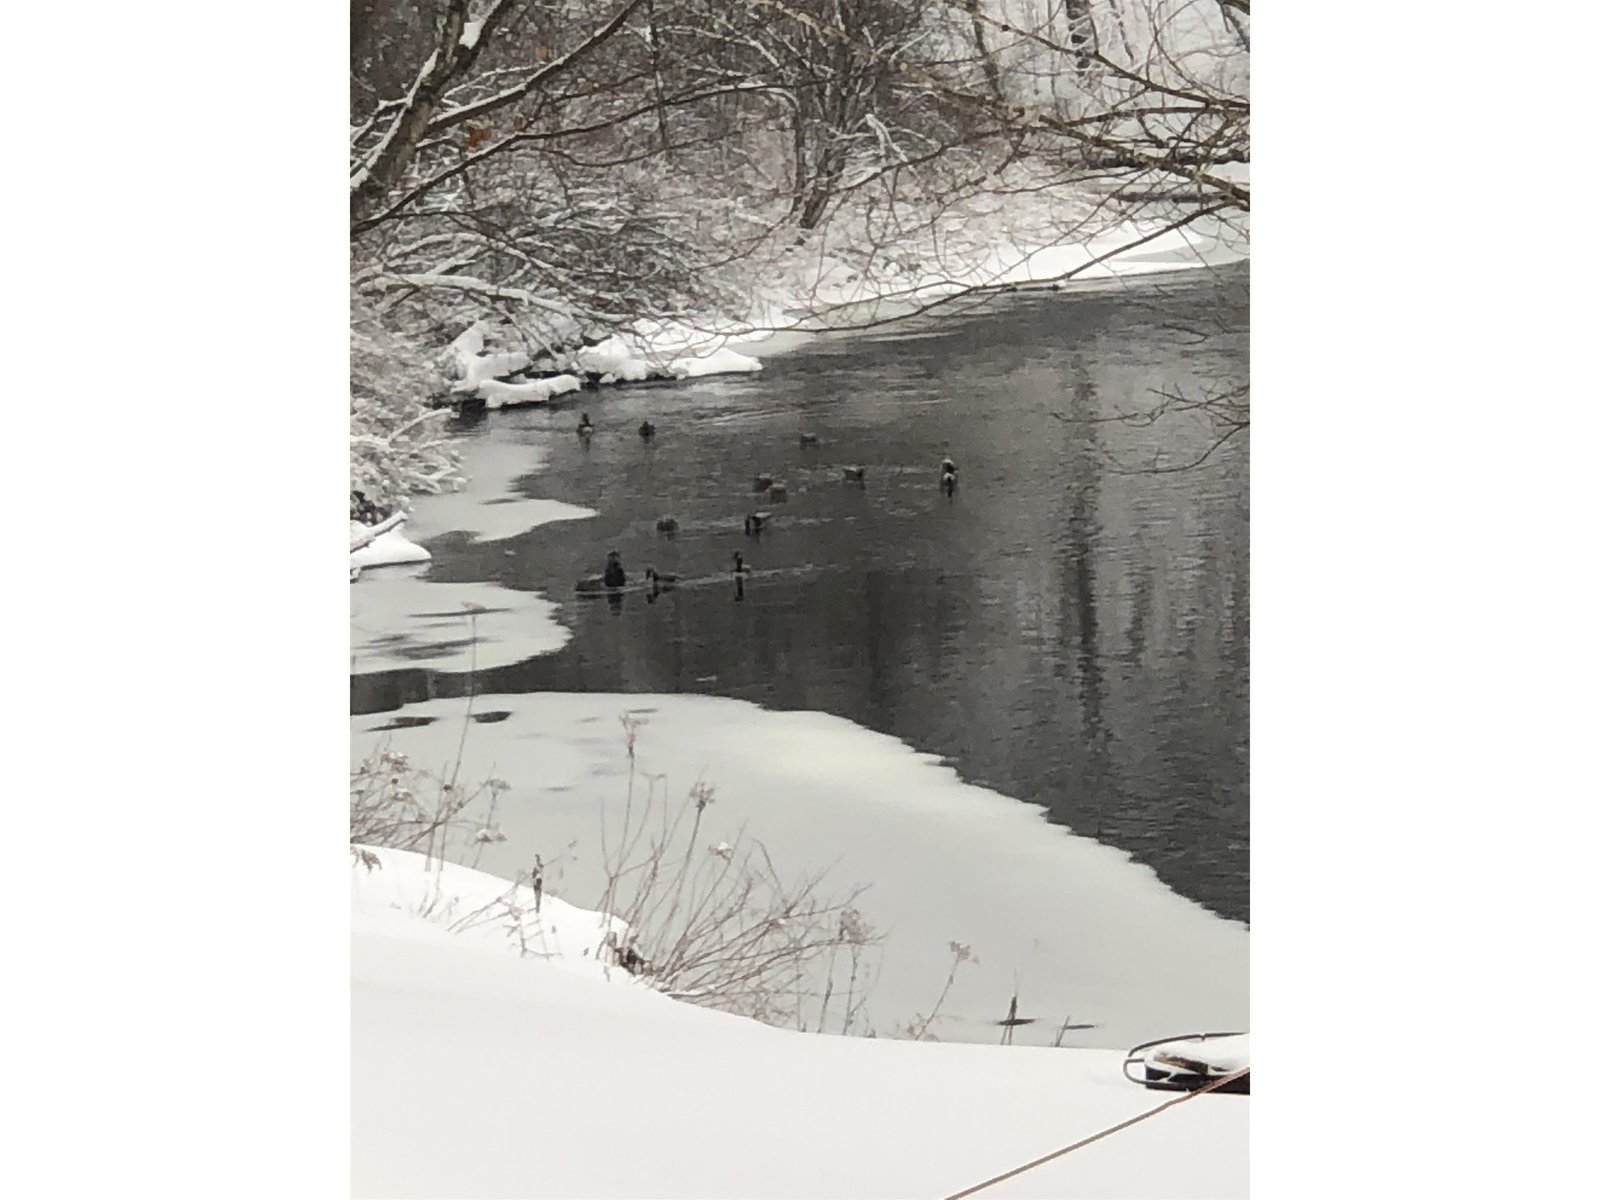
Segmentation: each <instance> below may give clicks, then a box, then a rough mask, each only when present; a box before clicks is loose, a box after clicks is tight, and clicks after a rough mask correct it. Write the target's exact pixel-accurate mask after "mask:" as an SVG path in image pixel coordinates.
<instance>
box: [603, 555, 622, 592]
mask: <svg viewBox="0 0 1600 1200" xmlns="http://www.w3.org/2000/svg"><path fill="white" fill-rule="evenodd" d="M601 578H603V579H604V580H605V585H606V586H607V587H608V588H619V587H623V586H625V585H626V584H627V582H628V573H627V572H626V571H624V570H623V569H622V555H621V554H619V553H617V551H615V550H613V551H612V552H611V553H610V554H608V555H606V573H605V574H604V575H603V576H602V577H601Z"/></svg>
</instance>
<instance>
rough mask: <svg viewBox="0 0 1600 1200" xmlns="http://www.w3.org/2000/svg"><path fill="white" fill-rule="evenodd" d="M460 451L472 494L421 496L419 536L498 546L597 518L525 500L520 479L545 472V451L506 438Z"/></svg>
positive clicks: (414, 517) (416, 522)
mask: <svg viewBox="0 0 1600 1200" xmlns="http://www.w3.org/2000/svg"><path fill="white" fill-rule="evenodd" d="M460 446H461V451H462V455H463V461H462V469H463V470H464V471H465V472H466V473H467V474H468V476H469V477H470V478H471V480H472V485H471V489H470V490H469V491H462V492H445V493H443V494H441V495H437V496H419V497H417V498H416V499H415V501H414V503H413V505H412V512H411V518H410V519H409V520H408V521H407V522H406V526H407V529H408V530H409V531H410V533H411V535H412V536H413V537H416V538H418V539H420V540H423V541H426V540H427V539H428V538H432V537H438V536H439V535H441V534H445V533H467V534H470V535H471V536H472V537H473V538H474V539H475V540H479V541H486V542H494V541H500V540H502V539H505V538H511V537H515V536H516V535H517V534H519V533H525V532H527V531H528V530H530V529H534V528H537V527H538V526H540V525H544V524H548V523H549V522H551V521H575V520H578V519H580V518H583V517H592V516H594V515H595V513H594V510H593V509H592V508H581V507H579V506H578V505H576V504H567V503H564V502H563V501H560V500H547V499H543V498H541V497H529V496H522V495H519V494H518V493H516V492H515V491H514V490H513V487H514V485H515V484H516V482H517V481H518V480H519V479H521V478H523V477H524V476H527V475H529V474H532V473H533V472H536V471H538V470H539V469H540V468H541V467H543V465H544V463H545V461H546V459H547V458H548V456H549V454H548V451H546V450H545V449H544V448H543V447H540V446H534V445H529V444H528V443H526V442H519V441H516V440H514V439H512V438H511V437H508V436H504V435H502V436H496V437H494V438H478V439H473V440H470V441H464V442H462V443H461V444H460Z"/></svg>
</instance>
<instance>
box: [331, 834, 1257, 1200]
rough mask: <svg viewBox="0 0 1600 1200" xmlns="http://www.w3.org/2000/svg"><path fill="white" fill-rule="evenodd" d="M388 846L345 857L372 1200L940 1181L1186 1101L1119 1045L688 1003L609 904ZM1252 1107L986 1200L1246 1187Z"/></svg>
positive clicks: (1033, 1174)
mask: <svg viewBox="0 0 1600 1200" xmlns="http://www.w3.org/2000/svg"><path fill="white" fill-rule="evenodd" d="M376 855H377V858H378V860H379V861H380V862H381V864H382V865H381V867H380V868H379V869H377V870H368V869H366V868H364V867H361V866H354V867H353V868H352V914H351V933H352V942H351V968H352V979H353V990H352V1000H351V1008H352V1013H351V1015H352V1059H353V1063H352V1070H353V1079H352V1093H351V1106H352V1121H353V1130H354V1139H353V1148H352V1179H353V1185H354V1194H355V1195H357V1196H386V1197H402V1196H407V1197H408V1196H418V1197H422V1196H427V1197H456V1196H474V1197H502V1196H503V1197H511V1196H516V1197H542V1196H552V1197H557V1196H558V1197H579V1196H581V1197H599V1196H607V1197H641V1196H650V1197H663V1198H664V1197H695V1198H700V1200H709V1198H712V1197H742V1198H745V1200H753V1198H757V1197H767V1196H774V1197H776V1196H794V1197H801V1196H804V1197H816V1198H820V1197H863V1196H875V1197H877V1196H884V1197H887V1196H946V1195H949V1194H951V1193H953V1192H956V1191H958V1190H960V1189H963V1188H965V1187H968V1186H971V1185H973V1184H976V1183H978V1182H980V1181H982V1180H983V1179H986V1178H988V1177H990V1176H992V1175H995V1174H998V1173H1000V1172H1003V1171H1006V1170H1009V1169H1011V1168H1012V1167H1015V1166H1018V1165H1020V1164H1021V1163H1023V1162H1026V1161H1028V1160H1030V1159H1033V1158H1036V1157H1039V1156H1040V1155H1043V1154H1047V1153H1049V1152H1050V1151H1052V1150H1055V1149H1058V1148H1060V1147H1062V1146H1065V1145H1068V1144H1069V1143H1071V1142H1074V1141H1076V1140H1079V1139H1081V1138H1084V1137H1086V1136H1089V1135H1091V1134H1094V1133H1096V1132H1099V1131H1101V1130H1104V1129H1107V1128H1109V1127H1110V1126H1112V1125H1115V1124H1117V1123H1119V1122H1121V1121H1125V1120H1127V1119H1128V1118H1130V1117H1133V1116H1136V1115H1137V1114H1139V1113H1142V1112H1145V1111H1147V1110H1150V1109H1154V1108H1156V1107H1158V1106H1159V1105H1161V1104H1163V1103H1166V1102H1167V1101H1169V1100H1171V1099H1172V1098H1173V1097H1172V1096H1171V1094H1168V1093H1160V1092H1150V1091H1147V1090H1145V1089H1143V1088H1140V1087H1137V1086H1135V1085H1134V1084H1131V1083H1129V1082H1128V1081H1127V1080H1126V1079H1124V1078H1123V1076H1122V1073H1121V1069H1120V1064H1121V1060H1122V1055H1121V1054H1120V1053H1117V1052H1115V1051H1099V1050H1051V1049H1041V1048H1029V1047H999V1046H971V1045H954V1044H930V1043H915V1042H896V1041H889V1040H877V1039H863V1038H838V1037H831V1036H822V1035H806V1034H799V1033H791V1032H788V1031H784V1030H778V1029H773V1028H771V1027H769V1026H765V1025H760V1024H757V1023H755V1022H753V1021H746V1020H743V1019H741V1018H738V1017H734V1016H729V1015H727V1014H724V1013H718V1012H712V1011H709V1010H706V1009H700V1008H694V1007H691V1006H689V1005H686V1004H680V1003H677V1002H675V1001H672V1000H669V999H667V998H666V997H664V996H662V995H660V994H658V993H656V992H653V991H651V990H650V989H648V988H646V987H643V986H642V985H640V984H639V983H637V982H636V981H635V980H634V979H633V978H632V977H631V976H629V975H627V974H626V973H624V972H622V971H620V970H618V969H617V968H615V967H612V968H609V970H608V969H607V968H605V967H603V966H602V965H601V964H600V963H598V962H597V961H596V959H595V957H594V955H593V953H592V952H591V951H592V947H593V946H594V945H595V944H596V943H597V942H598V941H599V938H600V933H601V922H600V919H599V918H598V917H597V916H596V915H595V914H594V913H588V912H584V911H583V910H580V909H574V908H570V907H568V906H566V905H564V904H562V903H561V902H560V901H559V900H556V899H555V898H553V897H550V896H545V897H544V898H543V899H542V902H541V905H540V908H541V911H540V912H539V913H538V914H537V915H535V914H534V913H533V912H532V911H531V909H532V896H531V894H530V893H528V892H527V891H526V889H524V890H522V891H521V893H520V894H517V895H516V896H515V899H516V900H517V901H518V902H519V904H520V906H521V907H522V908H523V909H524V911H523V913H522V916H521V917H520V918H517V917H512V916H509V915H508V914H507V909H506V906H505V905H504V904H502V903H499V902H498V901H499V898H501V897H504V896H506V895H507V894H508V892H507V885H506V883H505V882H504V881H503V880H499V879H495V878H493V877H490V876H485V875H482V874H479V873H477V872H474V871H470V870H468V869H467V868H464V867H456V866H449V867H446V868H445V872H444V874H443V876H442V878H441V877H439V876H438V875H437V874H430V873H429V872H427V871H426V870H425V869H424V860H423V859H422V858H421V857H420V856H418V855H411V854H404V853H400V852H396V851H377V852H376ZM474 914H476V915H474ZM452 924H454V925H456V926H458V928H457V929H456V930H455V931H452V930H451V928H450V927H451V925H452ZM519 926H520V928H521V933H520V934H519V933H518V932H517V930H518V927H519ZM523 946H526V947H528V948H529V950H530V953H529V954H528V955H526V956H524V955H523V954H521V953H520V949H521V947H523ZM1248 1121H1249V1100H1248V1098H1246V1097H1240V1096H1222V1095H1207V1096H1200V1097H1197V1098H1195V1099H1194V1100H1192V1101H1188V1102H1185V1103H1182V1104H1178V1105H1176V1106H1174V1107H1172V1108H1170V1109H1168V1110H1166V1111H1164V1112H1161V1113H1159V1114H1158V1115H1155V1116H1153V1117H1151V1118H1150V1119H1148V1120H1146V1121H1143V1122H1141V1123H1139V1124H1137V1125H1134V1126H1131V1127H1130V1128H1128V1129H1126V1130H1123V1131H1121V1132H1118V1133H1115V1134H1113V1135H1111V1136H1109V1137H1106V1138H1104V1139H1102V1140H1100V1141H1097V1142H1095V1143H1093V1144H1092V1145H1089V1146H1086V1147H1084V1148H1083V1149H1081V1150H1077V1151H1074V1152H1072V1153H1070V1154H1068V1155H1065V1156H1063V1157H1061V1158H1058V1159H1056V1160H1054V1161H1052V1162H1050V1163H1047V1164H1045V1165H1044V1166H1041V1167H1039V1168H1037V1169H1035V1170H1033V1171H1029V1172H1026V1173H1024V1174H1022V1175H1020V1176H1017V1177H1016V1178H1013V1179H1011V1180H1008V1181H1006V1182H1004V1183H1002V1184H999V1185H996V1186H994V1187H992V1188H988V1189H985V1191H984V1192H983V1193H982V1194H983V1195H985V1196H994V1197H1006V1196H1009V1197H1020V1196H1039V1197H1045V1196H1048V1197H1056V1198H1062V1197H1077V1196H1083V1197H1091V1196H1092V1197H1105V1198H1110V1197H1155V1196H1170V1195H1174V1194H1177V1192H1176V1191H1175V1190H1174V1189H1175V1188H1176V1189H1178V1190H1181V1193H1182V1194H1183V1195H1184V1196H1186V1197H1212V1196H1217V1197H1221V1196H1242V1195H1244V1194H1245V1192H1246V1188H1247V1180H1248V1154H1247V1137H1248ZM1180 1181H1181V1182H1180Z"/></svg>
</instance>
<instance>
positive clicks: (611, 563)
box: [577, 413, 959, 599]
mask: <svg viewBox="0 0 1600 1200" xmlns="http://www.w3.org/2000/svg"><path fill="white" fill-rule="evenodd" d="M655 435H656V427H655V425H654V424H653V423H651V422H650V421H648V420H646V421H643V422H641V423H640V425H639V437H640V438H641V439H642V440H644V441H646V442H648V441H650V439H651V438H653V437H655ZM578 436H579V437H580V438H582V439H583V441H584V442H585V444H587V443H588V440H589V439H590V438H591V437H593V436H594V422H593V421H591V420H590V419H589V414H588V413H584V414H583V416H582V418H581V419H580V420H579V421H578ZM820 444H821V442H820V439H818V437H817V435H816V434H814V433H802V434H801V435H800V446H801V448H802V449H807V448H814V447H816V446H818V445H820ZM841 470H842V471H843V476H844V482H846V483H853V484H855V485H857V486H858V487H865V486H866V484H867V469H866V467H860V466H857V467H843V468H841ZM958 482H959V475H958V474H957V471H956V464H955V461H954V460H953V459H952V458H951V457H950V456H949V455H948V454H947V455H945V457H944V459H943V460H942V461H941V462H940V463H939V488H940V490H941V491H943V492H944V494H945V495H947V496H950V495H954V493H955V490H956V485H957V483H958ZM754 491H755V493H756V494H757V495H765V496H767V497H768V498H769V499H771V500H774V501H777V502H778V503H783V502H785V501H787V500H788V499H789V487H788V484H786V483H785V482H784V481H783V480H781V479H774V478H773V477H772V476H771V475H768V474H760V475H757V476H756V477H755V481H754ZM771 520H772V514H771V513H770V512H750V513H747V514H745V518H744V532H745V535H746V536H747V537H756V538H759V537H760V536H761V531H762V530H763V529H764V528H765V527H766V525H767V523H768V522H770V521H771ZM656 531H657V532H658V533H664V534H666V535H667V537H669V538H670V537H672V536H673V535H675V534H676V533H677V532H678V519H677V518H676V517H660V518H658V519H657V521H656ZM749 570H750V568H749V567H748V566H747V565H746V564H745V561H744V555H743V554H742V553H741V552H739V551H735V552H734V555H733V576H734V579H735V580H736V581H737V582H738V584H739V592H740V595H741V596H742V595H743V592H744V577H745V575H747V574H748V573H749ZM644 577H645V581H646V583H647V585H648V587H649V589H650V594H651V598H652V599H653V598H654V597H655V595H656V594H658V593H660V592H661V591H664V590H666V589H668V588H671V587H673V586H674V585H675V584H676V583H677V582H678V577H677V576H676V575H668V574H664V573H662V572H660V571H657V570H656V569H655V568H654V567H647V568H646V569H645V573H644ZM627 585H628V574H627V572H626V571H625V570H624V569H623V566H622V555H621V553H620V552H619V551H616V550H613V551H611V552H610V553H609V554H607V555H606V568H605V570H604V572H602V573H601V574H599V575H586V576H584V577H583V578H582V579H580V580H578V585H577V587H578V591H580V592H616V591H619V590H620V589H622V588H625V587H626V586H627Z"/></svg>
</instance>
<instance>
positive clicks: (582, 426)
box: [578, 413, 594, 438]
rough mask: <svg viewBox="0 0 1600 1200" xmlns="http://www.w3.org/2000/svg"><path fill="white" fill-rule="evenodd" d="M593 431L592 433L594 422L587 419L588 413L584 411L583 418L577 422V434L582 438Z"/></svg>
mask: <svg viewBox="0 0 1600 1200" xmlns="http://www.w3.org/2000/svg"><path fill="white" fill-rule="evenodd" d="M593 433H594V422H593V421H591V420H589V414H588V413H584V414H583V419H582V420H581V421H579V422H578V436H579V437H582V438H586V437H589V436H590V435H591V434H593Z"/></svg>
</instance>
